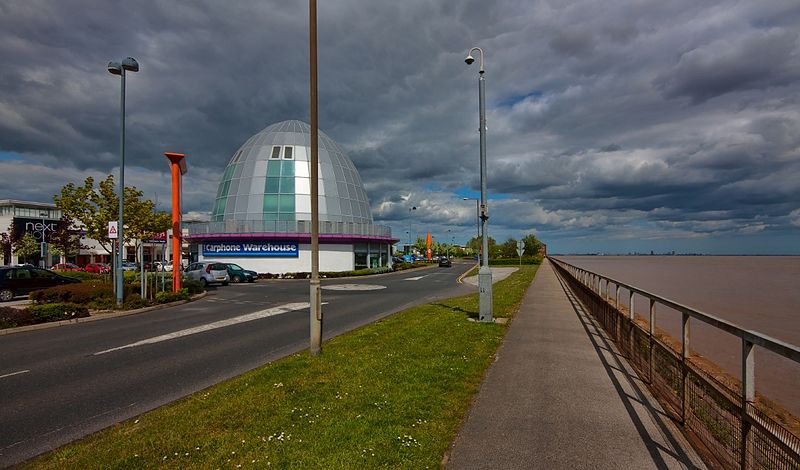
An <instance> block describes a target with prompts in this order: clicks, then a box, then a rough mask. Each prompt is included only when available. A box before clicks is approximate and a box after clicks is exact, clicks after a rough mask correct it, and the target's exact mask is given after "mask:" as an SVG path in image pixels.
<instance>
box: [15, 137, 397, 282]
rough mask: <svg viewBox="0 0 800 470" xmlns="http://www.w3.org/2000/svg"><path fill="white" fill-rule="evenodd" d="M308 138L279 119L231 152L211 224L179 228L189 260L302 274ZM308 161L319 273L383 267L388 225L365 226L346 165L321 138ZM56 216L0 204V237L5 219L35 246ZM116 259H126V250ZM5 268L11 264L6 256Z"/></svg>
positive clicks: (98, 252) (43, 207) (152, 253)
mask: <svg viewBox="0 0 800 470" xmlns="http://www.w3.org/2000/svg"><path fill="white" fill-rule="evenodd" d="M310 134H311V128H310V126H309V125H308V124H306V123H304V122H301V121H284V122H280V123H276V124H273V125H271V126H268V127H267V128H265V129H264V130H262V131H261V132H258V133H257V134H255V135H254V136H252V137H251V138H249V139H248V140H247V141H246V142H245V143H244V144H243V145H242V146H241V147H240V148H239V149H237V150H236V151H235V152H234V153H233V156H232V157H231V159H230V161H229V162H228V165H227V166H226V168H225V171H224V172H223V174H222V177H221V179H220V181H219V185H218V188H217V193H216V198H215V201H214V205H213V208H212V214H211V221H210V222H191V223H186V224H184V230H183V232H184V237H185V238H184V242H185V243H184V250H185V253H186V254H187V255H188V258H189V261H203V260H219V261H227V262H235V263H237V264H239V265H241V266H243V267H245V268H247V269H252V270H254V271H257V272H260V273H287V272H308V271H310V270H311V183H310V178H309V176H310V160H311V139H310ZM318 157H319V179H318V182H319V199H318V201H319V221H320V222H319V261H320V264H319V269H320V271H323V272H324V271H349V270H354V269H360V268H378V267H385V266H390V264H391V250H392V245H393V244H394V243H395V242H397V241H398V240H397V239H396V238H393V237H392V233H391V229H390V228H389V227H385V226H380V225H375V224H373V220H372V213H371V211H370V206H369V201H368V200H367V194H366V191H365V190H364V187H363V184H362V182H361V177H360V176H359V174H358V171H357V170H356V168H355V166H354V165H353V162H352V161H351V160H350V158H349V157H348V156H347V154H346V153H345V152H344V150H343V149H342V148H341V147H340V146H339V145H338V144H337V143H336V142H335V141H333V139H331V138H330V137H328V136H327V135H326V134H325V133H323V132H320V133H319V154H318ZM190 158H191V157H189V164H190V171H191V159H190ZM60 217H61V213H60V211H59V210H58V209H57V208H56V207H55V206H54V205H53V204H45V203H35V202H25V201H13V200H0V231H3V230H4V229H5V227H8V226H9V225H11V222H12V221H13V222H15V225H14V226H15V227H27V228H29V229H30V230H27V229H26V231H29V232H30V233H32V234H33V235H34V237H36V238H37V240H40V239H41V236H42V234H44V236H45V237H46V236H47V231H48V229H52V228H53V226H52V224H54V223H55V224H57V223H58V220H59V218H60ZM6 219H8V220H6ZM16 221H19V223H17V222H16ZM37 224H38V225H37ZM48 224H50V225H48ZM37 227H38V228H37ZM43 227H44V228H43ZM37 235H38V236H37ZM159 242H160V241H153V242H151V243H145V246H144V256H143V259H144V261H145V262H148V261H153V260H161V259H165V258H166V256H165V250H166V246H165V245H166V244H164V243H159ZM82 243H83V244H84V245H89V246H90V248H89V249H82V250H81V251H80V253H79V254H78V256H77V259H73V261H75V262H76V264H78V265H83V264H86V263H89V262H109V261H110V256H109V255H108V253H107V252H106V251H105V250H104V249H103V248H102V247H100V246H99V244H97V243H96V242H93V241H92V240H86V239H84V240H83V241H82ZM125 258H126V259H129V260H132V261H133V260H134V259H135V253H134V249H133V247H132V246H129V247H127V252H126V255H125ZM9 262H11V263H17V262H18V260H17V258H16V257H15V256H13V255H12V257H11V261H8V260H6V261H5V263H6V264H9ZM55 262H58V260H57V259H50V260H48V261H47V263H46V264H47V265H48V266H49V265H52V264H54V263H55Z"/></svg>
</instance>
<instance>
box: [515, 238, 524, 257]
mask: <svg viewBox="0 0 800 470" xmlns="http://www.w3.org/2000/svg"><path fill="white" fill-rule="evenodd" d="M522 253H525V242H524V241H522V240H520V241H518V242H517V254H518V255H520V256H522Z"/></svg>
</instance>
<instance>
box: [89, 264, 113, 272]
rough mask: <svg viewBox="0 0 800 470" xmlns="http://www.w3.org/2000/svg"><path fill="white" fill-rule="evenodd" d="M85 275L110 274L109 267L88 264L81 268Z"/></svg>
mask: <svg viewBox="0 0 800 470" xmlns="http://www.w3.org/2000/svg"><path fill="white" fill-rule="evenodd" d="M83 270H84V271H86V272H87V273H95V274H107V273H110V272H111V267H110V266H109V265H107V264H103V263H89V264H87V265H86V266H84V267H83Z"/></svg>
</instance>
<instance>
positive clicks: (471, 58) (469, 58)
mask: <svg viewBox="0 0 800 470" xmlns="http://www.w3.org/2000/svg"><path fill="white" fill-rule="evenodd" d="M464 62H466V63H467V65H472V63H473V62H475V58H474V57H472V54H470V55H468V56H467V58H466V59H464Z"/></svg>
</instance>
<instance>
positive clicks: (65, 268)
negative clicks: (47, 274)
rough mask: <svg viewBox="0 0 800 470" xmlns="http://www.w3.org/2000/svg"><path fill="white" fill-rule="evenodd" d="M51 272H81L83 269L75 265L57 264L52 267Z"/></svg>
mask: <svg viewBox="0 0 800 470" xmlns="http://www.w3.org/2000/svg"><path fill="white" fill-rule="evenodd" d="M53 271H83V268H82V267H80V266H78V265H77V264H72V263H59V264H56V265H55V266H53Z"/></svg>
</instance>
